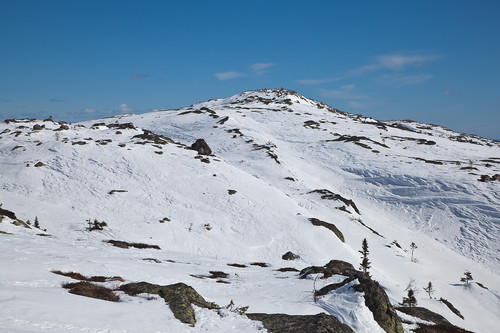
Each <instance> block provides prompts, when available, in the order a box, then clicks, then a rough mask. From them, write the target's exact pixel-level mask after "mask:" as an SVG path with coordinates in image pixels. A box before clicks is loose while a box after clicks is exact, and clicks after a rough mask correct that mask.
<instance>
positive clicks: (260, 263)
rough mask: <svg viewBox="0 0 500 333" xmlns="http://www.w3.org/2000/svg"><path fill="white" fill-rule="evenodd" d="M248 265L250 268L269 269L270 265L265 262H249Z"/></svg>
mask: <svg viewBox="0 0 500 333" xmlns="http://www.w3.org/2000/svg"><path fill="white" fill-rule="evenodd" d="M250 265H252V266H259V267H269V266H271V265H269V264H266V263H265V262H251V263H250Z"/></svg>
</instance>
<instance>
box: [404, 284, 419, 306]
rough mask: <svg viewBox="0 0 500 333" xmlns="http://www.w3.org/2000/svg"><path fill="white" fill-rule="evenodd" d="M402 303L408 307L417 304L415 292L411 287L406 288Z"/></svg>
mask: <svg viewBox="0 0 500 333" xmlns="http://www.w3.org/2000/svg"><path fill="white" fill-rule="evenodd" d="M403 305H407V306H409V307H410V308H411V307H413V306H415V305H417V299H416V298H415V292H414V291H413V289H412V288H410V289H408V294H407V297H403Z"/></svg>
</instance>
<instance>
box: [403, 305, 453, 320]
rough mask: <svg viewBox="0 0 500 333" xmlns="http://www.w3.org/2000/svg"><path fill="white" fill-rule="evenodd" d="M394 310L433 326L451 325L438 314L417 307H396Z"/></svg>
mask: <svg viewBox="0 0 500 333" xmlns="http://www.w3.org/2000/svg"><path fill="white" fill-rule="evenodd" d="M396 310H398V311H401V312H403V313H406V314H407V315H410V316H413V317H417V318H420V319H422V320H426V321H432V322H433V323H434V324H440V325H451V324H450V322H449V321H448V320H446V318H445V317H443V316H441V315H440V314H437V313H435V312H432V311H431V310H429V309H426V308H422V307H419V306H412V307H409V306H401V307H397V308H396Z"/></svg>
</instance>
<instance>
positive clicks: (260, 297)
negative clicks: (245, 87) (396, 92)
mask: <svg viewBox="0 0 500 333" xmlns="http://www.w3.org/2000/svg"><path fill="white" fill-rule="evenodd" d="M99 123H101V124H99ZM103 123H104V124H103ZM126 123H133V124H134V126H128V125H125V126H119V124H126ZM34 125H40V126H41V125H44V126H45V128H43V129H41V130H33V126H34ZM58 129H61V130H58ZM143 129H144V130H149V131H151V132H152V133H154V134H156V135H162V136H164V137H158V136H155V135H154V134H148V133H149V132H144V131H143ZM0 133H2V134H0V137H1V139H0V165H1V167H0V177H1V192H0V203H2V204H3V206H2V208H4V209H8V210H10V211H13V212H15V213H16V215H17V218H19V219H21V220H23V221H26V220H31V221H32V224H33V221H34V219H35V216H36V217H37V218H38V220H39V221H40V225H41V228H42V229H47V233H48V234H50V235H51V236H50V237H41V236H38V234H40V233H43V232H41V231H40V230H37V229H36V228H31V229H27V228H23V227H22V226H14V225H13V224H11V223H9V222H12V221H11V220H10V219H9V218H8V217H4V220H3V222H2V223H0V230H1V231H4V232H9V233H12V235H8V234H0V239H1V242H0V263H1V267H2V270H1V271H0V302H1V303H2V305H3V307H2V308H6V309H8V310H7V313H6V316H3V317H2V318H1V319H0V331H1V330H2V329H3V330H4V331H6V332H12V331H14V332H38V331H51V332H52V331H61V332H63V331H69V330H75V331H76V330H87V331H96V332H97V331H105V330H108V331H113V332H115V331H116V332H124V331H126V332H141V331H160V332H172V331H179V332H180V331H214V332H215V331H217V332H221V331H231V330H238V331H245V330H247V331H249V332H250V331H258V330H262V326H261V325H260V324H259V323H258V322H252V321H250V320H248V319H247V318H246V317H244V316H238V315H236V314H234V313H232V312H227V313H226V314H225V315H224V316H220V315H218V314H217V313H214V311H210V310H203V309H198V310H197V318H198V319H199V320H198V322H197V324H196V326H195V327H194V328H191V327H188V326H187V325H184V324H181V323H180V322H178V321H177V320H176V319H175V318H174V317H173V316H172V314H171V312H169V311H170V310H169V309H168V307H166V306H165V305H164V302H163V300H161V299H154V300H151V301H147V300H145V299H140V298H139V299H138V298H136V297H130V296H123V295H122V299H123V300H124V301H123V302H119V303H110V302H105V301H101V300H94V299H90V298H84V297H80V296H75V295H71V294H68V293H67V292H66V290H64V289H62V288H61V287H60V285H61V282H63V281H67V280H68V278H65V277H61V276H58V275H55V274H52V273H51V272H50V270H53V269H54V270H62V271H75V272H79V273H82V274H84V275H105V276H115V275H120V276H122V277H123V278H124V279H125V280H126V281H130V282H131V281H147V282H151V283H157V284H171V283H177V282H184V283H186V284H189V285H191V286H193V287H194V288H195V289H196V290H197V291H198V292H199V293H200V294H201V295H202V296H204V297H205V298H206V299H207V300H209V301H214V302H216V303H218V304H219V305H226V304H228V303H229V301H230V300H234V303H235V304H236V305H238V306H249V310H248V311H249V312H267V313H277V312H280V313H287V314H315V313H319V312H326V313H329V314H332V315H334V316H336V317H337V318H338V319H339V320H341V321H343V322H344V323H346V324H348V325H350V326H351V327H352V328H353V329H355V330H356V331H357V332H374V331H375V329H378V325H377V324H376V322H375V321H374V320H373V317H371V316H370V311H369V310H368V308H367V307H366V306H365V305H364V301H363V296H362V295H361V294H358V293H355V292H353V291H352V289H349V288H348V287H345V288H344V289H341V290H337V291H336V292H333V293H331V294H329V295H327V296H325V297H324V298H322V299H321V300H320V301H318V302H317V303H315V302H314V300H313V297H312V290H313V284H314V281H313V280H312V279H305V280H300V279H298V278H297V273H293V272H279V271H277V269H279V268H281V267H294V268H296V269H298V270H300V269H302V268H304V267H306V266H310V265H324V264H326V263H327V262H328V261H329V260H331V259H340V260H344V261H347V262H351V263H352V264H353V265H354V266H355V267H357V266H358V265H359V261H360V259H359V253H358V250H359V249H360V247H361V242H362V240H363V239H364V238H367V240H368V244H369V247H370V260H371V262H372V270H371V271H372V276H373V277H374V278H375V279H376V280H378V281H379V282H380V283H381V284H382V286H384V288H385V289H386V292H387V293H388V295H389V297H390V299H391V301H392V303H393V304H397V303H398V302H401V299H402V297H403V296H405V291H404V289H405V288H406V285H407V284H408V283H409V282H410V280H411V279H414V280H415V284H416V286H417V289H418V290H420V292H419V293H418V294H417V299H418V302H419V305H421V306H425V307H427V308H428V309H430V310H432V311H434V312H437V313H439V314H441V315H443V316H444V317H446V318H447V319H448V320H449V321H450V322H452V323H453V324H455V325H457V326H461V327H464V328H467V329H469V330H472V331H475V332H492V331H494V330H495V328H496V324H497V323H498V321H499V319H500V315H499V314H500V298H499V297H500V282H499V281H500V276H499V275H500V274H499V273H500V255H499V252H500V245H499V241H498V240H499V238H500V237H499V236H500V231H499V228H500V209H499V207H500V205H499V203H500V194H499V190H498V189H499V186H500V182H498V181H492V182H480V181H478V179H479V178H480V176H481V175H490V176H493V175H494V174H497V173H500V145H499V144H498V142H495V141H490V140H486V139H482V138H479V137H475V136H470V135H463V134H458V133H455V132H452V131H450V130H448V129H445V128H442V127H440V126H436V125H426V124H420V123H416V122H409V121H404V122H402V121H391V122H379V121H377V120H374V119H370V118H366V117H363V116H360V115H352V114H348V113H344V112H340V111H338V110H335V109H333V108H331V107H329V106H327V105H324V104H322V103H320V102H317V101H313V100H310V99H307V98H305V97H303V96H300V95H298V94H296V93H294V92H291V91H287V90H270V89H268V90H260V91H248V92H244V93H242V94H239V95H235V96H232V97H229V98H226V99H215V100H211V101H206V102H201V103H198V104H194V105H192V106H190V107H187V108H183V109H179V110H164V111H159V112H154V113H150V114H143V115H124V116H119V117H112V118H107V119H102V120H96V121H92V122H85V123H81V124H71V125H68V129H64V127H63V128H61V124H59V123H55V122H53V121H24V122H9V123H8V124H7V123H4V124H1V125H0ZM144 133H146V135H144ZM165 137H168V138H170V139H171V140H167V139H166V138H165ZM198 138H204V139H205V140H206V142H207V143H208V144H209V146H210V147H211V148H212V151H213V155H212V156H198V155H197V153H196V152H195V151H193V150H189V149H186V148H187V147H189V146H190V145H191V143H193V142H194V141H195V140H196V139H198ZM155 141H156V142H155ZM37 162H43V164H44V165H43V166H40V167H35V166H34V165H35V164H36V163H37ZM207 162H208V163H207ZM229 190H234V191H236V193H234V194H230V193H229ZM231 193H233V192H231ZM329 194H330V195H329ZM335 194H338V195H339V196H340V198H342V199H343V200H344V201H342V199H340V200H339V199H337V200H328V197H330V198H334V197H335ZM322 197H323V198H322ZM337 198H339V197H337ZM349 200H352V201H349ZM309 218H318V219H320V220H323V221H326V222H328V223H333V224H335V226H336V227H337V228H338V229H339V230H340V231H341V232H342V233H343V235H344V237H345V243H343V242H341V241H340V240H339V239H338V238H337V237H336V235H335V234H334V233H333V232H331V231H330V230H328V229H326V228H324V227H320V226H314V225H313V224H312V223H311V222H310V221H309ZM88 219H90V220H94V219H97V220H99V221H106V223H107V227H105V228H104V230H102V231H91V232H90V231H88V229H87V227H88V225H87V222H86V221H87V220H88ZM109 239H117V240H124V241H130V242H142V243H148V244H155V245H158V246H160V247H161V250H152V249H148V250H139V249H120V248H116V247H112V246H111V245H110V244H107V243H104V242H102V241H103V240H109ZM394 241H397V243H398V244H400V245H401V247H402V248H399V247H397V246H396V245H395V242H394ZM411 242H415V243H416V244H417V245H418V248H417V249H416V250H415V253H414V255H415V258H416V260H415V262H412V261H411V260H410V258H411V253H410V251H408V250H409V244H410V243H411ZM287 251H292V252H294V253H296V254H298V255H300V260H296V261H292V262H286V261H283V260H282V259H281V256H282V255H283V254H284V253H285V252H287ZM147 258H150V259H156V260H157V261H158V262H155V261H152V260H143V259H147ZM252 262H265V263H268V264H269V265H270V266H269V267H260V266H254V265H250V263H252ZM231 263H238V264H245V265H246V266H247V267H246V268H239V267H234V266H228V265H227V264H231ZM3 267H5V268H6V269H3ZM209 270H211V271H213V270H216V271H223V272H225V273H228V274H229V277H228V278H227V279H226V280H224V281H225V282H229V283H217V282H216V281H215V280H213V279H200V278H197V277H194V276H193V275H206V274H208V271H209ZM465 270H469V271H471V272H472V274H473V276H474V281H477V282H480V283H481V284H482V285H484V286H486V287H487V288H488V289H483V288H481V287H479V286H478V285H477V284H475V283H471V284H469V285H464V284H463V283H461V282H460V277H461V276H462V275H463V273H464V271H465ZM335 278H336V277H335V276H334V277H332V279H335ZM337 278H338V277H337ZM429 281H432V283H433V285H434V287H435V289H436V293H435V295H434V296H435V297H437V299H439V298H440V297H443V298H445V299H447V300H449V301H450V302H451V303H453V305H454V306H455V307H456V308H458V309H459V310H460V312H461V313H462V315H463V316H464V318H465V319H463V320H462V319H460V318H459V317H457V316H455V315H454V314H453V313H452V312H451V311H450V310H449V309H448V308H447V307H446V306H445V305H444V304H443V303H441V302H439V301H438V300H436V299H429V298H428V297H427V295H426V294H425V293H424V292H423V290H422V287H424V286H425V285H426V284H427V283H428V282H429ZM316 283H323V284H327V283H332V281H321V282H316ZM316 287H318V285H316ZM319 287H321V286H319ZM46 300H49V301H46ZM339 304H347V305H349V306H348V309H349V310H348V311H347V312H346V306H339ZM92 305H95V306H92ZM82 313H84V314H85V316H81V314H82ZM111 318H112V319H111Z"/></svg>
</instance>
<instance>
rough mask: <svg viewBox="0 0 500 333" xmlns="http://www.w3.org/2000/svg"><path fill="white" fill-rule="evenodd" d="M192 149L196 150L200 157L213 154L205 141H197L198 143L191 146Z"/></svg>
mask: <svg viewBox="0 0 500 333" xmlns="http://www.w3.org/2000/svg"><path fill="white" fill-rule="evenodd" d="M191 149H193V150H196V151H197V152H198V154H200V155H211V154H212V149H210V147H209V146H208V144H207V143H206V142H205V140H203V139H198V140H196V142H195V143H193V144H192V145H191Z"/></svg>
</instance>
